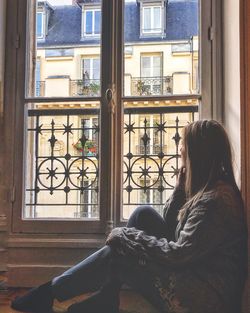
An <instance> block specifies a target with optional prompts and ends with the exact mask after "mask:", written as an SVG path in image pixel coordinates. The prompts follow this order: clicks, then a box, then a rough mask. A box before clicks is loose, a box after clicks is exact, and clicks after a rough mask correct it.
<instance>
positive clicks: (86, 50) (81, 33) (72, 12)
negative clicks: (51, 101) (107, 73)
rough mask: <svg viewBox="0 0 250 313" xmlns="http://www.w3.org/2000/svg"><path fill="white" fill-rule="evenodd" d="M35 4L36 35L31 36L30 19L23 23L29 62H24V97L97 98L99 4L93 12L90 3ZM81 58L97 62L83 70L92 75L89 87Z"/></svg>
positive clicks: (54, 0) (57, 1)
mask: <svg viewBox="0 0 250 313" xmlns="http://www.w3.org/2000/svg"><path fill="white" fill-rule="evenodd" d="M36 1H37V8H36V34H35V35H36V36H34V34H31V30H32V27H31V25H32V21H33V20H34V18H33V17H31V18H30V19H31V21H30V23H27V25H28V28H27V35H28V38H29V45H28V48H27V54H26V55H27V58H30V59H27V68H28V70H27V73H28V79H27V85H26V91H27V94H26V96H27V97H96V96H100V88H99V86H100V79H101V77H100V59H101V55H100V54H101V49H100V42H101V38H100V37H101V36H100V32H101V6H102V2H101V1H100V0H99V1H97V2H95V8H94V9H93V3H92V2H88V3H85V2H83V1H80V0H77V1H61V0H48V1H38V0H36ZM31 12H33V11H32V10H30V15H31V14H32V13H31ZM33 40H34V41H33ZM84 58H85V59H98V61H94V63H95V64H94V65H93V64H92V65H89V66H88V69H86V70H87V71H88V74H89V75H92V76H91V77H89V79H94V80H95V82H92V83H93V85H94V86H91V88H89V87H87V88H86V86H85V81H84V78H85V77H84V76H83V71H82V69H83V64H82V62H81V60H82V59H84ZM33 59H36V64H34V62H33V61H32V60H33ZM84 66H85V67H87V64H85V65H84ZM91 66H92V68H91V70H92V73H91V74H90V71H91V70H90V67H91Z"/></svg>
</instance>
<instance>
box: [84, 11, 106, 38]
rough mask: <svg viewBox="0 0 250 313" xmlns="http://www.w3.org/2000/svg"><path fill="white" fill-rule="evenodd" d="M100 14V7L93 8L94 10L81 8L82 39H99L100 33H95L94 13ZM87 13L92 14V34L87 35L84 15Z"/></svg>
mask: <svg viewBox="0 0 250 313" xmlns="http://www.w3.org/2000/svg"><path fill="white" fill-rule="evenodd" d="M98 11H99V12H100V13H101V8H100V7H95V8H92V7H91V8H89V7H87V8H86V7H82V38H84V37H87V38H88V37H97V38H99V37H100V36H101V32H99V33H95V12H98ZM87 12H92V33H91V34H87V33H86V22H87V19H86V15H87Z"/></svg>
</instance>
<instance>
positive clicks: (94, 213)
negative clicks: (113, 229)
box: [74, 179, 99, 220]
mask: <svg viewBox="0 0 250 313" xmlns="http://www.w3.org/2000/svg"><path fill="white" fill-rule="evenodd" d="M79 185H80V188H82V189H83V190H82V191H79V206H78V208H77V211H76V212H74V218H77V219H79V218H81V219H88V220H90V219H98V218H99V210H98V205H97V203H98V193H97V184H96V182H95V181H94V180H91V179H85V180H81V181H80V182H79Z"/></svg>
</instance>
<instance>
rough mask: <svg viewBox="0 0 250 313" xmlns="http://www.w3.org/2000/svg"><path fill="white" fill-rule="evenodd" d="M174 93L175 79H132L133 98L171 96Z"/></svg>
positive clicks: (169, 77)
mask: <svg viewBox="0 0 250 313" xmlns="http://www.w3.org/2000/svg"><path fill="white" fill-rule="evenodd" d="M172 93H173V77H172V76H157V77H132V79H131V95H132V96H154V95H171V94H172Z"/></svg>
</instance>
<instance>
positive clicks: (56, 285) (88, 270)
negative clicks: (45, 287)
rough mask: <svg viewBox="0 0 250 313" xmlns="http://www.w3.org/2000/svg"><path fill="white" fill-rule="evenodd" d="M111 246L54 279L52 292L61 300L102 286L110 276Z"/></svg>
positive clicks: (105, 247)
mask: <svg viewBox="0 0 250 313" xmlns="http://www.w3.org/2000/svg"><path fill="white" fill-rule="evenodd" d="M111 255H112V252H111V248H110V247H109V246H104V247H103V248H101V249H100V250H98V251H97V252H95V253H93V254H91V255H90V256H89V257H87V258H86V259H84V260H83V261H82V262H80V263H78V264H76V265H75V266H73V267H71V268H70V269H68V270H67V271H66V272H64V273H63V274H62V275H60V276H58V277H55V278H54V279H53V280H52V292H53V295H54V296H55V298H56V299H57V300H59V301H64V300H67V299H70V298H73V297H75V296H78V295H80V294H83V293H86V292H90V291H96V290H98V289H100V288H101V286H103V285H104V284H105V283H106V282H107V281H108V279H109V276H110V266H109V263H110V260H111Z"/></svg>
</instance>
